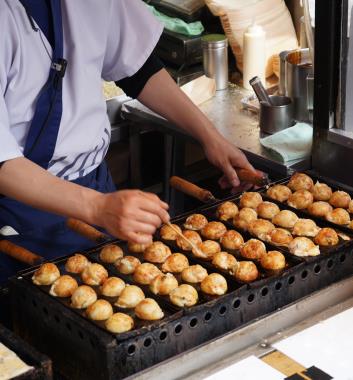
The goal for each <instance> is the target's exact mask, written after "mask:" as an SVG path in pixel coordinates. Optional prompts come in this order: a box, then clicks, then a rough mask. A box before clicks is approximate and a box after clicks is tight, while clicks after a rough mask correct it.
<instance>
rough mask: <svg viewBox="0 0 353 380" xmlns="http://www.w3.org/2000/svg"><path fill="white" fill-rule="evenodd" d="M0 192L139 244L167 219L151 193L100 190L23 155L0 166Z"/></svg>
mask: <svg viewBox="0 0 353 380" xmlns="http://www.w3.org/2000/svg"><path fill="white" fill-rule="evenodd" d="M0 194H3V195H6V196H8V197H11V198H13V199H16V200H18V201H20V202H23V203H25V204H28V205H30V206H32V207H35V208H38V209H41V210H45V211H48V212H53V213H55V214H59V215H62V216H65V217H74V218H77V219H80V220H83V221H85V222H87V223H89V224H94V225H98V226H100V227H103V228H105V229H106V230H107V231H108V232H109V233H111V234H112V235H114V236H116V237H118V238H121V239H124V240H130V241H134V242H137V243H141V244H146V243H148V242H150V241H151V239H152V235H153V233H154V232H155V230H156V228H157V227H159V226H160V225H161V223H162V222H167V221H168V220H169V216H168V213H167V209H168V205H167V204H165V203H164V202H162V201H160V200H159V198H158V197H157V196H155V195H154V194H148V193H143V192H141V191H138V190H126V191H117V192H115V193H110V194H102V193H99V192H97V191H95V190H92V189H88V188H85V187H82V186H79V185H76V184H74V183H71V182H68V181H65V180H62V179H60V178H57V177H56V176H54V175H52V174H50V173H49V172H47V171H46V170H44V169H42V168H41V167H39V166H38V165H36V164H34V163H33V162H31V161H30V160H28V159H26V158H24V157H18V158H15V159H11V160H7V161H5V162H3V165H2V166H0Z"/></svg>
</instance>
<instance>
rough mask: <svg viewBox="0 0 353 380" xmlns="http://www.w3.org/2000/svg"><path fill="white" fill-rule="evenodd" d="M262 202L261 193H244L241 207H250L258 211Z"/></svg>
mask: <svg viewBox="0 0 353 380" xmlns="http://www.w3.org/2000/svg"><path fill="white" fill-rule="evenodd" d="M261 202H262V197H261V194H260V193H256V192H252V191H248V192H246V193H244V194H243V195H242V196H241V198H240V207H241V208H244V207H249V208H252V209H254V210H256V209H257V207H258V205H259V204H260V203H261Z"/></svg>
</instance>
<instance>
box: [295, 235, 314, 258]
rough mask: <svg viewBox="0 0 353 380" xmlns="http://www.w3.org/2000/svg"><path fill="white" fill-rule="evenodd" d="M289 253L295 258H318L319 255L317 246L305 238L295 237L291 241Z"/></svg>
mask: <svg viewBox="0 0 353 380" xmlns="http://www.w3.org/2000/svg"><path fill="white" fill-rule="evenodd" d="M288 248H289V251H290V253H292V254H293V255H295V256H299V257H304V256H318V255H320V249H319V246H317V245H315V244H314V242H313V241H312V240H310V239H308V238H306V237H297V238H295V239H293V240H292V241H291V242H290V244H289V246H288Z"/></svg>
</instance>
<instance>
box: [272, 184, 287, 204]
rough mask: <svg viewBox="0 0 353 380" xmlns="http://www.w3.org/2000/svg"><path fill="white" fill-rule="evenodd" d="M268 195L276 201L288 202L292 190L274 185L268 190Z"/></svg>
mask: <svg viewBox="0 0 353 380" xmlns="http://www.w3.org/2000/svg"><path fill="white" fill-rule="evenodd" d="M266 194H267V196H268V197H270V198H271V199H274V200H275V201H278V202H286V201H287V200H288V198H289V197H290V196H291V195H292V190H291V189H290V188H289V187H287V186H285V185H274V186H272V187H270V188H269V189H268V190H267V192H266Z"/></svg>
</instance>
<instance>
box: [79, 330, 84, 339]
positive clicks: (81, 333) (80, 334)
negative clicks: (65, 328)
mask: <svg viewBox="0 0 353 380" xmlns="http://www.w3.org/2000/svg"><path fill="white" fill-rule="evenodd" d="M78 336H79V337H80V339H82V340H83V339H84V338H85V337H84V335H83V332H82V331H79V332H78Z"/></svg>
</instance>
